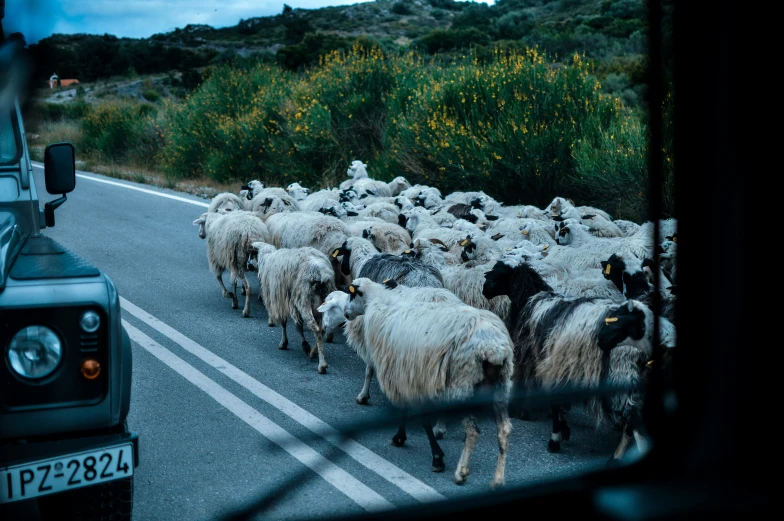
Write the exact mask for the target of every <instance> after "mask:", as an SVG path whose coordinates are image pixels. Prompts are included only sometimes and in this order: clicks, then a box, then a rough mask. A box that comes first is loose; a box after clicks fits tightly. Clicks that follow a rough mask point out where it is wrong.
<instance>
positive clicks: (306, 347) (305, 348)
mask: <svg viewBox="0 0 784 521" xmlns="http://www.w3.org/2000/svg"><path fill="white" fill-rule="evenodd" d="M302 350H303V351H305V353H306V354H311V353H310V344H308V341H307V340H303V341H302Z"/></svg>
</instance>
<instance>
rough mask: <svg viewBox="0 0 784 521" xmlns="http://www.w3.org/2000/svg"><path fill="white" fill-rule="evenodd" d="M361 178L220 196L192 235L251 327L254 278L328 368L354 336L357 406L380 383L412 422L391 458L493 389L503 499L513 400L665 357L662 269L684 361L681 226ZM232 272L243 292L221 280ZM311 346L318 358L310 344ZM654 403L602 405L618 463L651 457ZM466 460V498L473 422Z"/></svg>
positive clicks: (433, 440)
mask: <svg viewBox="0 0 784 521" xmlns="http://www.w3.org/2000/svg"><path fill="white" fill-rule="evenodd" d="M366 167H367V165H366V164H364V163H362V162H361V161H354V162H353V163H352V165H351V167H350V168H349V169H348V175H349V179H348V180H346V181H345V182H343V183H342V184H341V185H340V187H338V188H332V189H325V190H320V191H318V192H314V193H311V191H310V190H308V189H307V188H304V187H302V186H300V185H299V184H298V183H293V184H291V185H289V186H288V187H287V188H285V189H284V188H277V187H275V188H273V187H265V186H264V184H263V183H261V182H260V181H258V180H256V181H251V182H250V183H248V185H247V186H244V187H243V190H242V192H240V194H239V195H236V194H232V193H223V194H219V195H218V196H216V197H215V198H214V199H213V200H212V201H211V203H210V205H209V208H208V211H207V212H206V213H204V214H202V215H201V216H200V217H199V218H198V219H196V220H195V221H194V223H193V224H194V225H198V226H199V237H201V238H202V239H204V238H206V239H207V257H208V260H209V266H210V270H211V271H212V273H213V274H214V275H215V276H216V278H217V279H218V283H219V284H220V286H221V289H222V291H223V296H224V297H230V298H231V299H232V307H233V308H234V309H237V308H238V299H237V282H238V281H239V282H241V284H242V290H243V295H244V296H245V306H244V309H243V317H248V316H249V314H250V302H251V294H252V290H251V285H250V283H249V281H248V272H249V271H250V272H256V274H257V276H258V280H259V286H260V295H259V300H262V301H263V303H264V306H265V307H266V309H267V312H268V316H269V325H270V326H275V325H281V326H282V338H281V341H280V345H279V346H278V347H279V349H286V348H287V346H288V336H287V333H286V324H287V322H288V319H289V318H291V319H293V321H294V323H295V325H296V328H297V332H298V333H299V335H300V336H301V337H302V348H303V349H304V350H305V352H306V353H307V354H308V355H309V356H310V357H311V358H315V357H316V356H318V372H319V373H321V374H323V373H326V370H327V367H328V364H327V358H326V354H325V348H324V344H325V342H327V343H329V342H331V341H332V335H333V332H334V331H335V329H337V328H339V327H342V328H343V331H344V334H345V337H346V340H347V343H348V344H349V345H350V346H351V347H352V348H353V349H354V350H355V351H356V353H357V354H358V355H359V356H360V358H361V359H362V360H363V361H364V362H365V363H366V371H365V375H364V382H363V385H362V390H361V391H360V393H359V395H358V396H357V397H356V401H357V403H359V404H366V403H368V400H369V398H370V392H369V390H370V382H371V380H372V378H373V376H376V377H377V379H378V383H379V387H380V388H381V390H382V391H383V392H384V394H385V395H386V396H387V397H388V398H389V400H390V401H391V402H392V403H393V404H394V405H395V406H397V407H399V408H400V409H402V410H403V411H404V412H403V416H402V422H401V425H400V429H399V430H398V432H397V433H396V434H395V436H394V437H393V440H392V442H393V444H395V445H397V446H402V445H403V444H404V442H405V440H406V433H405V432H406V431H405V427H406V426H405V411H406V410H407V409H410V408H412V407H417V406H421V405H424V404H427V403H432V402H435V401H441V400H455V399H456V400H461V399H467V398H470V397H472V396H474V395H475V393H477V392H480V391H484V390H489V391H491V392H492V396H493V412H494V416H495V420H496V425H497V429H498V447H499V456H498V465H497V468H496V473H495V476H494V478H493V481H492V483H491V486H494V487H495V486H500V485H503V483H504V468H505V459H506V453H507V450H508V446H509V434H510V431H511V422H510V420H509V415H510V412H511V413H512V414H513V415H514V416H518V415H519V416H521V417H522V418H523V419H525V418H526V417H528V416H529V411H528V410H527V409H526V407H525V405H526V404H525V403H515V402H514V401H512V403H510V396H511V392H512V389H513V388H520V389H531V390H535V389H538V390H555V389H557V388H559V387H563V386H584V387H588V388H595V387H598V386H600V385H602V384H605V383H615V384H636V383H638V382H640V381H641V380H643V379H644V377H645V374H646V368H647V366H648V365H649V363H650V361H651V359H652V356H653V353H654V349H653V347H654V346H653V345H652V340H653V333H652V332H653V328H654V316H653V313H652V312H651V310H650V308H649V303H650V299H651V296H652V293H653V286H652V280H653V270H657V269H658V270H660V277H661V278H660V280H661V282H662V283H661V284H660V287H661V289H660V296H661V303H662V310H663V311H662V315H663V316H661V317H660V321H659V340H660V343H661V345H662V346H663V347H666V348H672V347H674V345H675V327H674V325H673V323H674V316H673V307H674V301H675V282H674V280H675V275H676V269H675V255H676V246H677V233H676V229H675V225H676V223H675V220H673V219H670V220H666V221H661V222H660V238H659V240H654V236H653V223H651V222H647V223H644V224H642V225H639V224H636V223H633V222H629V221H622V220H615V221H614V220H612V219H611V217H610V216H609V215H608V214H607V213H606V212H604V211H602V210H599V209H597V208H591V207H584V206H576V205H575V203H574V202H572V201H571V200H569V199H565V198H563V197H556V198H555V199H554V200H553V201H552V203H551V204H550V205H549V206H548V207H547V208H545V209H540V208H537V207H534V206H525V205H523V206H504V205H502V204H501V203H499V202H497V201H495V200H494V199H493V198H491V197H489V196H487V195H486V194H484V193H483V192H481V191H480V192H455V193H452V194H449V195H447V196H446V197H442V194H441V193H440V192H439V190H438V189H436V188H433V187H430V186H425V185H415V186H411V185H410V184H409V183H408V182H407V181H406V180H405V179H404V178H403V177H397V178H395V179H394V180H392V181H391V182H389V183H384V182H382V181H377V180H374V179H372V178H370V177H368V174H367V169H366ZM224 271H229V272H230V273H231V279H232V283H233V288H232V289H233V291H229V290H228V289H226V287H225V285H224V283H223V279H222V273H223V272H224ZM305 327H307V328H308V329H309V330H310V331H312V332H313V334H314V335H315V339H316V345H315V346H314V347H312V348H311V346H310V344H309V343H308V342H307V340H306V339H305V334H304V329H305ZM642 399H643V396H642V395H641V394H640V391H637V390H635V391H630V392H628V393H616V394H614V395H612V396H611V397H610V398H607V399H603V400H602V399H595V400H593V402H591V403H590V406H591V411H593V412H594V413H595V414H596V415H597V419H599V420H600V419H601V418H602V417H603V416H605V417H606V416H609V418H610V419H611V421H612V422H613V423H614V424H615V425H616V427H620V428H621V431H622V438H621V442H620V444H619V446H618V448H617V450H616V451H615V454H614V455H613V458H614V459H618V458H620V457H621V456H622V455H623V453H624V451H625V450H626V448H627V447H628V446H629V444H630V443H632V442H633V441H634V442H635V443H637V445H638V447H639V448H640V449H641V450H642V449H643V445H644V442H645V439H644V437H643V436H642V435H641V430H640V429H641V427H642V425H641V416H640V412H641V405H642V404H641V402H642ZM568 409H569V404H559V405H553V406H552V419H553V430H552V436H551V439H550V440H549V443H548V449H549V450H550V451H551V452H556V451H558V450H560V444H561V441H563V440H568V439H569V437H570V436H569V435H570V430H569V427H568V425H567V424H566V421H565V412H566V411H567V410H568ZM463 425H464V428H465V434H466V438H465V445H464V448H463V453H462V455H461V457H460V460H459V463H458V465H457V470H456V471H455V477H454V480H455V482H456V483H458V484H460V483H463V482H465V480H466V477H467V476H468V472H469V460H470V458H471V454H472V452H473V450H474V447H475V445H476V442H477V438H478V434H479V429H478V427H477V424H476V420H475V418H474V417H473V416H468V417H466V418H465V419H464V421H463ZM424 426H425V430H426V432H427V435H428V439H429V440H430V445H431V451H432V458H433V459H432V468H433V470H434V471H437V472H440V471H443V470H444V468H445V466H444V453H443V452H442V451H441V448H440V447H439V445H438V441H437V439H439V438H440V437H442V436H443V434H444V432H445V430H446V429H445V427H444V424H443V421H442V420H441V419H438V421H437V422H436V424H435V426H434V425H432V423H431V422H429V421H427V422H425V425H424Z"/></svg>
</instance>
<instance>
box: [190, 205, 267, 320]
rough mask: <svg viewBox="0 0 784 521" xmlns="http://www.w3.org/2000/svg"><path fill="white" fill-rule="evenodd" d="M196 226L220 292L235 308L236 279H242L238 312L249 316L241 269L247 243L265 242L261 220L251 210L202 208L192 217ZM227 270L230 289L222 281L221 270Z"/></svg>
mask: <svg viewBox="0 0 784 521" xmlns="http://www.w3.org/2000/svg"><path fill="white" fill-rule="evenodd" d="M193 224H194V225H195V226H198V227H199V238H200V239H205V238H206V239H207V262H208V264H209V267H210V271H211V272H212V274H213V275H215V277H216V278H217V279H218V284H219V285H220V287H221V289H222V290H223V296H224V297H228V298H231V307H232V309H237V308H238V307H239V306H238V302H237V281H239V280H241V281H242V288H243V289H244V290H245V307H244V308H243V310H242V316H243V317H245V318H247V317H249V316H250V296H251V288H250V282H249V281H248V278H247V277H246V274H245V271H246V269H247V264H248V256H249V251H250V249H251V244H252V243H253V242H256V241H264V242H269V240H270V234H269V231H268V230H267V227H266V225H265V224H264V222H263V221H262V220H261V219H259V218H258V217H257V216H256V215H255V214H253V213H251V212H245V211H241V210H238V211H233V212H229V213H225V214H221V213H215V212H205V213H203V214H201V216H200V217H199V218H198V219H196V220H195V221H193ZM224 271H228V272H229V273H231V281H232V286H233V290H234V291H228V290H227V289H226V286H224V285H223V272H224Z"/></svg>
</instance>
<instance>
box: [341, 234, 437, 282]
mask: <svg viewBox="0 0 784 521" xmlns="http://www.w3.org/2000/svg"><path fill="white" fill-rule="evenodd" d="M331 256H332V258H335V259H337V257H338V256H342V259H341V263H340V270H341V272H342V273H343V275H345V276H348V275H350V276H351V278H352V279H355V278H359V277H365V278H369V279H371V280H376V281H383V280H387V279H390V280H394V281H395V282H396V283H398V284H402V285H404V286H410V287H429V288H443V287H444V279H443V277H441V273H440V272H439V271H438V268H436V267H435V266H430V265H428V264H425V263H423V262H422V261H420V260H418V259H416V258H415V257H412V256H409V255H390V254H388V253H381V252H379V251H378V250H377V249H376V248H375V247H374V246H373V244H371V242H370V241H368V240H367V239H363V238H361V237H349V238H348V239H347V240H346V241H345V242H344V243H343V244H342V245H341V246H340V247H338V248H335V250H334V251H333V252H332V254H331Z"/></svg>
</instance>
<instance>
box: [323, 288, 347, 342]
mask: <svg viewBox="0 0 784 521" xmlns="http://www.w3.org/2000/svg"><path fill="white" fill-rule="evenodd" d="M348 298H349V294H348V293H346V292H344V291H333V292H332V293H330V294H329V295H327V298H326V299H324V303H323V304H321V305H320V306H319V307H318V308H317V310H316V311H318V312H319V313H321V325H322V327H323V328H324V332H325V333H331V332H332V331H334V330H335V328H337V327H338V326H340V325H341V324H343V323H344V322H345V321H346V305H348Z"/></svg>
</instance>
